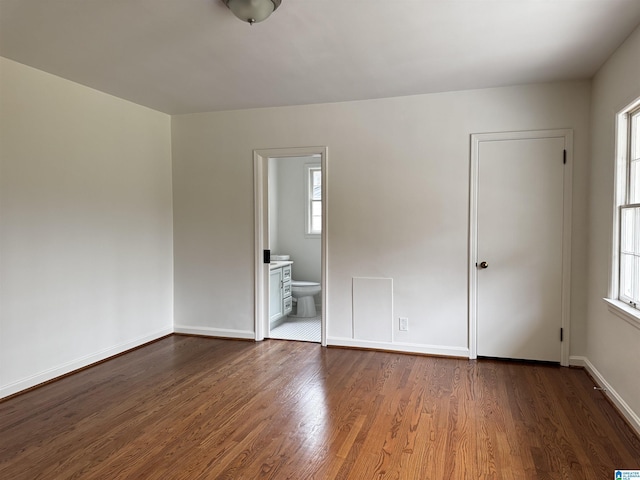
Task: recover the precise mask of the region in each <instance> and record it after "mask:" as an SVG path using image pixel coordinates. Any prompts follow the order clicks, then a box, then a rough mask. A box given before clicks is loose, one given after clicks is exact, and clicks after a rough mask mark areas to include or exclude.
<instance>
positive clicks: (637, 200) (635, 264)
mask: <svg viewBox="0 0 640 480" xmlns="http://www.w3.org/2000/svg"><path fill="white" fill-rule="evenodd" d="M616 126H617V128H616V132H617V146H616V152H617V154H616V157H617V160H616V162H617V165H616V196H615V198H616V205H615V206H616V211H615V213H614V252H613V269H612V271H613V272H612V273H613V275H612V279H611V289H610V290H611V291H610V300H614V301H617V302H620V303H621V304H622V305H620V304H618V305H616V304H615V303H613V306H614V307H616V306H617V307H618V308H620V307H622V306H623V305H624V306H626V307H624V308H623V310H622V311H620V312H617V313H625V312H626V314H627V315H626V316H627V317H629V316H631V317H632V320H634V322H635V321H638V319H640V99H638V100H636V102H634V103H633V104H631V105H630V106H629V107H627V108H625V109H624V110H623V111H622V112H620V113H619V114H618V118H617V125H616ZM627 320H629V318H627Z"/></svg>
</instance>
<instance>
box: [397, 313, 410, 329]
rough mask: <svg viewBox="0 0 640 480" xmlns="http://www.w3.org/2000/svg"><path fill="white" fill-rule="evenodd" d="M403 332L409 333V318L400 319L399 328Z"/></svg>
mask: <svg viewBox="0 0 640 480" xmlns="http://www.w3.org/2000/svg"><path fill="white" fill-rule="evenodd" d="M398 328H399V329H400V331H401V332H408V331H409V318H408V317H400V325H399V326H398Z"/></svg>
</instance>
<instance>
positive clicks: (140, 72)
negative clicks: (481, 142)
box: [0, 0, 640, 114]
mask: <svg viewBox="0 0 640 480" xmlns="http://www.w3.org/2000/svg"><path fill="white" fill-rule="evenodd" d="M639 23H640V0H283V1H282V5H281V6H280V8H279V9H278V10H277V11H276V12H275V13H274V14H273V15H272V16H271V17H270V18H269V19H267V20H266V21H264V22H262V23H259V24H256V25H253V26H249V25H248V24H245V23H242V22H240V21H239V20H238V19H236V18H235V17H234V16H233V14H232V13H231V12H230V11H229V10H228V9H227V8H226V7H225V5H224V4H223V3H222V1H221V0H0V55H2V56H4V57H7V58H10V59H13V60H16V61H18V62H21V63H24V64H27V65H31V66H33V67H36V68H38V69H41V70H44V71H47V72H50V73H53V74H56V75H59V76H61V77H64V78H67V79H70V80H73V81H75V82H78V83H81V84H84V85H88V86H90V87H93V88H96V89H98V90H101V91H104V92H107V93H111V94H113V95H116V96H118V97H121V98H125V99H128V100H131V101H133V102H135V103H139V104H141V105H146V106H148V107H151V108H154V109H156V110H160V111H163V112H166V113H170V114H178V113H190V112H205V111H215V110H230V109H241V108H251V107H267V106H282V105H299V104H310V103H325V102H339V101H345V100H361V99H371V98H381V97H392V96H401V95H411V94H420V93H432V92H442V91H451V90H461V89H471V88H484V87H496V86H504V85H516V84H523V83H534V82H547V81H560V80H575V79H586V78H590V77H591V76H592V75H593V74H594V73H595V72H596V71H597V69H598V68H599V66H600V65H601V64H602V63H603V62H604V61H605V60H606V59H607V57H608V56H609V55H610V54H611V53H612V52H613V51H614V50H615V49H616V48H617V47H618V46H619V45H620V44H621V43H622V42H623V41H624V39H625V38H626V37H627V36H628V35H629V34H630V33H631V32H632V31H633V30H634V28H635V27H636V26H637V25H638V24H639Z"/></svg>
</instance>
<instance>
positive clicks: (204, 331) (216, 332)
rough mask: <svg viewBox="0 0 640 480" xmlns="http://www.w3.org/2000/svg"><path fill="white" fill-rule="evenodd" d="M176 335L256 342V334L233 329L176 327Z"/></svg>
mask: <svg viewBox="0 0 640 480" xmlns="http://www.w3.org/2000/svg"><path fill="white" fill-rule="evenodd" d="M174 333H184V334H186V335H202V336H204V337H216V338H238V339H243V340H255V336H256V334H255V332H252V331H251V330H234V329H231V328H212V327H192V326H189V325H176V326H175V327H174Z"/></svg>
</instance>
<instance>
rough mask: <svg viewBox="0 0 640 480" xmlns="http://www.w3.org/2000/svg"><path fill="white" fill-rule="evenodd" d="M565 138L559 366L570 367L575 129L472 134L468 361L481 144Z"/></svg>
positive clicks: (474, 337)
mask: <svg viewBox="0 0 640 480" xmlns="http://www.w3.org/2000/svg"><path fill="white" fill-rule="evenodd" d="M542 138H563V139H564V145H565V146H564V148H565V151H566V164H565V166H564V176H563V225H562V320H561V328H562V329H563V341H562V343H561V347H560V348H561V353H560V364H561V365H563V366H568V365H569V351H570V348H569V347H570V338H571V331H570V321H569V320H570V315H571V298H570V296H571V199H572V185H573V174H572V172H573V130H571V129H558V130H533V131H522V132H497V133H481V134H472V135H471V169H470V192H469V204H470V205H469V213H470V215H469V265H468V278H469V358H470V359H476V358H477V355H478V354H477V351H478V316H477V315H478V310H477V307H478V269H477V268H476V263H477V262H479V261H480V259H478V167H479V165H478V163H479V151H480V144H481V143H482V142H495V141H503V140H524V139H542Z"/></svg>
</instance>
